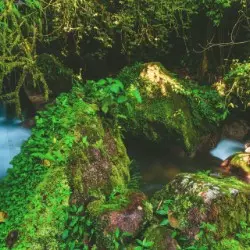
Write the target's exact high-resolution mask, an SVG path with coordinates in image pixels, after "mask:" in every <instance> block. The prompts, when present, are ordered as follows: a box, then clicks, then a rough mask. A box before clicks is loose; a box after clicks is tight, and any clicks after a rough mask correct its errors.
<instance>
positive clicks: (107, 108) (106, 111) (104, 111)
mask: <svg viewBox="0 0 250 250" xmlns="http://www.w3.org/2000/svg"><path fill="white" fill-rule="evenodd" d="M108 111H109V107H108V105H107V103H104V104H103V105H102V112H103V113H105V114H107V113H108Z"/></svg>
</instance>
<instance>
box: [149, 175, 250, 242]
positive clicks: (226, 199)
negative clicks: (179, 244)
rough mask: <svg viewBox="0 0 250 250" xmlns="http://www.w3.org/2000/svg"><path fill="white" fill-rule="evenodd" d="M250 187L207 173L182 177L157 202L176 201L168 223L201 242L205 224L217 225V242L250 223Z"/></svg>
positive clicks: (157, 197) (156, 195) (166, 188)
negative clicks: (200, 234)
mask: <svg viewBox="0 0 250 250" xmlns="http://www.w3.org/2000/svg"><path fill="white" fill-rule="evenodd" d="M249 195H250V186H249V185H248V184H245V183H243V182H242V181H240V180H237V179H235V178H234V177H230V178H223V179H218V178H213V177H210V176H207V175H206V174H180V175H178V176H177V177H176V178H175V179H174V180H173V181H172V182H171V183H170V184H168V185H167V186H166V187H165V189H163V190H161V191H159V192H158V193H156V194H155V195H154V197H153V203H154V204H155V206H156V207H157V204H158V203H160V202H162V201H164V200H169V199H170V200H173V202H172V203H171V205H170V206H169V211H168V220H169V222H170V225H171V226H172V227H173V228H177V229H179V230H180V231H181V232H182V233H184V234H185V235H187V236H188V238H189V239H193V240H194V239H197V237H198V233H199V232H200V227H201V226H202V225H203V224H204V223H209V224H212V225H214V226H215V228H216V232H215V237H216V239H223V238H225V237H230V236H231V235H232V234H234V233H235V232H236V231H237V229H238V228H239V226H240V223H243V222H245V223H249V215H248V214H249V210H250V204H249Z"/></svg>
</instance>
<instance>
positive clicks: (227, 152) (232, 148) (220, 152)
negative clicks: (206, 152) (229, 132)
mask: <svg viewBox="0 0 250 250" xmlns="http://www.w3.org/2000/svg"><path fill="white" fill-rule="evenodd" d="M240 151H244V144H243V143H241V142H239V141H235V140H230V139H223V140H221V141H220V142H219V143H218V144H217V146H216V147H215V148H214V149H212V150H211V151H210V153H211V155H213V156H214V157H217V158H219V159H221V160H223V161H224V160H226V159H227V158H228V157H229V156H231V155H233V154H235V153H237V152H240Z"/></svg>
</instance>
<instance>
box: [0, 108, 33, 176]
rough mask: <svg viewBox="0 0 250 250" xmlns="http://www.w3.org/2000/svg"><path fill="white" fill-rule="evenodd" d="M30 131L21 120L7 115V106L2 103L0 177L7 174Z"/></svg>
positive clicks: (0, 119)
mask: <svg viewBox="0 0 250 250" xmlns="http://www.w3.org/2000/svg"><path fill="white" fill-rule="evenodd" d="M30 133H31V132H30V130H29V129H26V128H23V127H22V125H21V121H20V120H18V119H16V118H15V117H14V116H12V117H11V116H9V115H8V116H7V114H6V108H5V106H4V105H2V104H0V178H2V177H4V176H5V175H6V173H7V169H8V168H10V167H11V164H10V161H11V159H12V158H13V157H14V156H15V155H17V154H18V153H19V152H20V148H21V145H22V143H23V142H24V141H25V140H26V139H27V138H28V137H29V136H30Z"/></svg>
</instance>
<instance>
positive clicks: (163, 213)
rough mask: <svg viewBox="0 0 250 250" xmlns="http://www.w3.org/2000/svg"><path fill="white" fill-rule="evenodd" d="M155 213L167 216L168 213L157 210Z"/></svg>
mask: <svg viewBox="0 0 250 250" xmlns="http://www.w3.org/2000/svg"><path fill="white" fill-rule="evenodd" d="M156 213H157V214H159V215H167V214H168V211H167V210H163V209H161V210H157V211H156Z"/></svg>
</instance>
